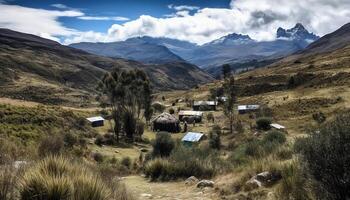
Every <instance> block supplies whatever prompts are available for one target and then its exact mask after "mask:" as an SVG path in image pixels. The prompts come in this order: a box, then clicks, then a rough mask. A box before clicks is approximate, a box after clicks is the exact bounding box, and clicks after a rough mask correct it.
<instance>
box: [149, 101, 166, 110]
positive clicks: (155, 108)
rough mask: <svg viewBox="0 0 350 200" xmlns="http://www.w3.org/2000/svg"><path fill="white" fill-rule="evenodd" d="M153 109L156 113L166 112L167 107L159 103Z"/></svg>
mask: <svg viewBox="0 0 350 200" xmlns="http://www.w3.org/2000/svg"><path fill="white" fill-rule="evenodd" d="M152 107H153V109H154V110H155V111H156V112H164V110H165V106H164V105H163V104H161V103H158V102H156V103H153V104H152Z"/></svg>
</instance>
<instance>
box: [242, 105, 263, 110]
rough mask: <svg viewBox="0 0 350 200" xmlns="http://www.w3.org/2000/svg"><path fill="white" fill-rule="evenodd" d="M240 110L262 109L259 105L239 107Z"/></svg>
mask: <svg viewBox="0 0 350 200" xmlns="http://www.w3.org/2000/svg"><path fill="white" fill-rule="evenodd" d="M237 108H238V110H257V109H259V108H260V106H259V105H239V106H238V107H237Z"/></svg>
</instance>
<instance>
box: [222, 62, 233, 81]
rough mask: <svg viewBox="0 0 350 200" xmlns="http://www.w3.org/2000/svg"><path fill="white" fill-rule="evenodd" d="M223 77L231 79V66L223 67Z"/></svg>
mask: <svg viewBox="0 0 350 200" xmlns="http://www.w3.org/2000/svg"><path fill="white" fill-rule="evenodd" d="M222 75H223V77H224V79H226V78H229V77H230V76H231V66H230V65H229V64H225V65H223V66H222Z"/></svg>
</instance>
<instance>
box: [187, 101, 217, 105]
mask: <svg viewBox="0 0 350 200" xmlns="http://www.w3.org/2000/svg"><path fill="white" fill-rule="evenodd" d="M217 104H218V102H215V101H195V102H194V103H193V105H194V106H205V105H208V106H214V105H217Z"/></svg>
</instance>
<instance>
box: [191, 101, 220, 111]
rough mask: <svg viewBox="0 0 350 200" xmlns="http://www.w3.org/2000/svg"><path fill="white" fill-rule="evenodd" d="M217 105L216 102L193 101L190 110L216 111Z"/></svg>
mask: <svg viewBox="0 0 350 200" xmlns="http://www.w3.org/2000/svg"><path fill="white" fill-rule="evenodd" d="M217 105H218V102H216V101H195V102H193V106H192V108H193V110H194V111H209V110H216V106H217Z"/></svg>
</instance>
